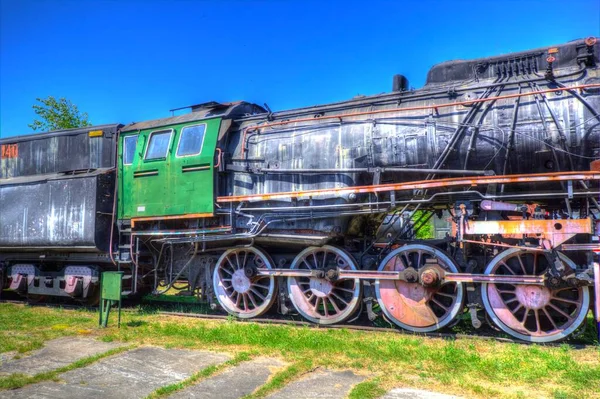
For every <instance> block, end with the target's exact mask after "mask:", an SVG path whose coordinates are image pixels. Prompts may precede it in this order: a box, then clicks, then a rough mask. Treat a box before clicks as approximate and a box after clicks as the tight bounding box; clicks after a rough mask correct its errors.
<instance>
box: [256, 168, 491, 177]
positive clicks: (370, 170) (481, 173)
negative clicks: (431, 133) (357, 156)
mask: <svg viewBox="0 0 600 399" xmlns="http://www.w3.org/2000/svg"><path fill="white" fill-rule="evenodd" d="M359 172H367V173H375V172H383V173H385V172H401V173H437V174H439V175H473V176H486V175H488V176H489V175H490V172H491V171H485V170H462V169H422V168H340V169H261V170H260V171H259V172H258V173H265V174H278V173H359Z"/></svg>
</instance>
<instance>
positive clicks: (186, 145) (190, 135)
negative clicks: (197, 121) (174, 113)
mask: <svg viewBox="0 0 600 399" xmlns="http://www.w3.org/2000/svg"><path fill="white" fill-rule="evenodd" d="M205 131H206V124H202V125H195V126H186V127H184V128H183V129H182V130H181V135H180V136H179V145H178V146H177V156H178V157H187V156H192V155H198V154H200V152H202V143H203V142H204V132H205Z"/></svg>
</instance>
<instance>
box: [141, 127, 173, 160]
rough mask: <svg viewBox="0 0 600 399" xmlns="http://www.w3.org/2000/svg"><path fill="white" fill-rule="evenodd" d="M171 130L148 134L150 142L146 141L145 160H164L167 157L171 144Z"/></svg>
mask: <svg viewBox="0 0 600 399" xmlns="http://www.w3.org/2000/svg"><path fill="white" fill-rule="evenodd" d="M172 135H173V130H163V131H160V132H152V133H151V134H150V140H149V141H148V147H147V148H146V155H145V156H144V159H145V160H152V159H164V158H166V157H167V152H168V151H169V144H171V136H172Z"/></svg>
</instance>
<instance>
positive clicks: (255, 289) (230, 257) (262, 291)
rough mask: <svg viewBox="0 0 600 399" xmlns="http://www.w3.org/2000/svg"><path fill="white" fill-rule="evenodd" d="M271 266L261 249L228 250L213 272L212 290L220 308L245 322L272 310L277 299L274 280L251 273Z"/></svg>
mask: <svg viewBox="0 0 600 399" xmlns="http://www.w3.org/2000/svg"><path fill="white" fill-rule="evenodd" d="M272 264H273V262H272V261H271V259H270V258H269V256H268V255H267V254H266V253H264V252H263V251H261V250H260V249H258V248H254V247H250V248H232V249H229V250H227V251H225V253H223V255H221V257H220V258H219V260H218V261H217V264H216V265H215V271H214V273H213V287H214V290H215V293H216V295H217V300H218V301H219V303H220V304H221V306H222V307H223V308H224V309H225V310H226V311H227V312H228V313H229V314H232V315H234V316H237V317H239V318H242V319H249V318H252V317H257V316H260V315H262V314H263V313H265V312H266V311H267V310H269V308H270V307H271V305H272V304H273V300H274V299H275V278H274V277H272V276H256V275H255V273H253V272H252V271H253V270H256V269H271V268H272ZM249 276H250V277H249Z"/></svg>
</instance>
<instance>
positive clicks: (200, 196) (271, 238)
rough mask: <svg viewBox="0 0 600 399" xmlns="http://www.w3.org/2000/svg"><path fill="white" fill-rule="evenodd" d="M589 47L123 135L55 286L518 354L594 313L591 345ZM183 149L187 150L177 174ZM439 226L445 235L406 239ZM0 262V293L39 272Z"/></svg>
mask: <svg viewBox="0 0 600 399" xmlns="http://www.w3.org/2000/svg"><path fill="white" fill-rule="evenodd" d="M599 47H600V46H599V45H598V43H597V40H596V38H588V39H585V40H579V41H574V42H571V43H567V44H564V45H561V46H556V47H550V48H545V49H539V50H532V51H529V52H523V53H515V54H509V55H506V56H500V57H492V58H487V59H482V60H473V61H453V62H447V63H443V64H440V65H438V66H435V67H433V68H432V70H431V71H430V72H429V74H428V81H427V84H426V85H425V87H424V88H423V89H420V90H409V89H408V86H407V81H406V79H405V78H403V77H396V78H395V79H394V92H392V93H390V94H382V95H377V96H370V97H361V98H356V99H352V100H349V101H345V102H340V103H335V104H328V105H323V106H316V107H308V108H302V109H298V110H291V111H284V112H278V113H272V112H271V111H270V110H269V109H268V107H266V109H265V108H262V107H259V106H257V105H255V104H249V103H245V102H237V103H228V104H220V103H215V102H211V103H205V104H199V105H197V106H193V107H192V112H191V113H189V114H185V115H180V116H175V117H171V118H164V119H160V120H155V121H148V122H141V123H134V124H131V125H127V126H123V127H120V128H119V136H118V139H115V140H118V156H117V160H116V165H117V166H116V169H114V172H115V176H114V179H115V180H116V184H115V193H114V198H113V201H114V208H113V212H112V218H113V223H111V225H113V226H115V227H116V228H115V229H113V230H111V234H110V238H109V239H108V242H109V243H110V245H109V249H108V257H107V258H106V259H105V262H103V263H101V264H100V266H98V265H96V266H95V267H88V269H89V270H88V272H86V271H85V270H83V269H82V271H81V274H82V275H72V274H70V275H69V277H68V278H67V277H66V276H67V273H66V272H65V273H64V275H65V277H64V278H63V280H61V277H60V275H59V274H60V273H59V272H58V271H56V270H55V271H53V273H58V274H57V277H53V278H55V279H58V280H59V281H58V282H57V284H59V286H60V284H62V285H63V286H64V285H65V281H66V282H67V283H66V285H67V286H68V287H71V288H69V290H67V289H64V288H61V289H62V290H63V291H64V292H65V293H66V294H65V295H69V296H74V297H81V298H86V297H89V298H93V294H91V293H88V292H87V291H85V292H84V291H83V290H82V289H81V288H78V289H75V288H72V287H75V286H76V285H77V284H79V285H80V286H81V287H89V286H90V284H91V283H93V278H92V280H90V275H93V271H94V270H99V269H106V268H111V267H112V268H119V269H125V270H127V271H128V274H127V276H128V281H129V282H130V286H129V288H128V289H127V294H135V293H137V292H144V291H147V290H152V291H153V292H154V293H155V294H159V293H162V292H166V291H167V290H170V289H179V290H181V291H185V292H187V293H188V294H189V295H197V296H198V297H199V298H200V299H203V300H206V301H208V302H209V303H210V304H211V305H212V306H213V307H221V308H223V309H224V310H225V311H227V312H228V313H230V314H233V315H235V316H237V317H240V318H252V317H257V316H260V315H261V314H263V313H265V312H267V311H268V310H269V309H271V308H272V307H273V306H275V307H276V309H277V311H278V312H279V313H281V314H284V315H285V314H287V313H289V312H290V311H292V310H291V309H294V310H295V311H296V312H297V313H298V314H300V315H302V316H303V317H304V318H306V319H307V320H309V321H311V322H314V323H319V324H333V323H342V322H344V321H347V320H348V319H350V318H351V317H353V316H355V315H356V314H357V313H359V314H360V312H362V309H363V306H364V308H366V314H367V316H368V318H369V319H371V320H373V319H374V318H375V317H376V316H377V315H376V313H375V310H374V309H375V305H376V304H378V305H379V307H380V309H381V312H382V314H383V315H384V316H385V317H386V318H387V319H389V320H390V321H391V322H393V323H395V324H396V325H398V326H399V327H401V328H403V329H407V330H409V331H414V332H429V331H436V330H439V329H442V328H444V327H446V326H450V325H452V324H453V323H455V322H456V321H457V317H458V315H460V314H461V313H463V312H468V314H469V316H470V318H471V322H472V324H473V326H474V327H475V328H479V327H480V326H481V325H482V319H488V321H489V322H490V323H493V324H495V325H496V326H498V327H499V328H501V329H502V330H504V331H505V332H506V333H508V334H510V335H512V336H514V337H516V338H518V339H522V340H526V341H532V342H551V341H556V340H560V339H563V338H566V337H567V336H569V335H570V334H572V333H574V332H575V331H576V330H577V329H578V328H579V326H580V325H581V323H582V322H583V321H584V319H585V317H586V315H587V313H588V308H589V307H590V304H592V303H593V304H594V312H595V317H596V322H597V323H599V327H600V305H599V301H598V300H597V299H595V298H598V297H599V295H600V270H598V262H595V261H594V255H593V253H592V251H597V250H599V249H600V244H599V242H598V236H599V235H600V223H599V222H598V218H599V217H600V208H599V205H598V200H597V198H598V196H599V195H600V190H599V189H598V182H599V181H600V163H599V162H598V159H599V158H600V128H598V126H600V115H599V113H598V110H599V109H600V73H599V72H600V71H599V69H598V66H597V63H598V62H599V60H598V53H599ZM198 126H204V127H203V129H200V128H198ZM194 128H195V130H194ZM167 134H168V135H169V136H168V140H164V139H154V138H153V137H158V136H160V135H163V136H164V135H167ZM184 135H186V136H185V137H189V139H188V138H186V139H183V138H184ZM90 137H91V134H90ZM133 137H137V138H136V139H135V140H132V139H129V138H133ZM153 141H154V143H153ZM182 142H185V143H186V145H189V146H190V148H197V151H196V150H192V152H191V153H190V154H192V155H191V156H189V157H180V156H178V154H179V153H180V150H181V143H182ZM6 143H7V144H3V145H12V142H9V141H7V142H6ZM127 143H133V147H132V148H130V147H128V146H127ZM198 145H199V147H198ZM151 146H152V151H150V152H151V153H154V152H155V149H157V148H158V149H160V154H159V156H158V157H154V156H153V157H150V158H152V159H149V157H148V153H149V148H150V147H151ZM11 148H12V147H11ZM12 151H13V150H12V149H11V154H12ZM185 151H187V149H186V150H184V152H185ZM126 158H127V160H128V161H131V162H126V161H125V160H126ZM200 176H201V177H200ZM18 183H19V181H16V182H15V181H14V180H12V181H11V180H10V179H7V180H6V181H4V182H3V184H4V185H7V186H9V185H15V184H18ZM442 215H445V217H446V218H447V219H448V223H449V225H450V226H451V231H450V233H449V234H448V235H447V236H446V237H443V238H437V239H419V238H417V237H418V233H419V231H420V230H421V229H422V228H423V227H424V226H426V225H427V223H428V222H429V221H430V220H431V219H432V218H433V217H436V216H437V217H443V216H442ZM0 220H1V219H0ZM12 223H13V224H14V223H15V222H12ZM0 230H1V229H0ZM0 251H1V253H0V256H1V258H0V261H2V262H3V263H4V269H5V271H6V275H7V277H8V280H7V285H8V286H9V287H10V288H11V289H13V290H16V291H21V292H25V293H27V292H28V287H29V286H31V285H32V284H34V282H35V280H36V279H37V280H39V279H40V278H41V277H43V276H44V273H45V275H46V276H48V275H49V274H48V273H51V272H50V271H46V272H44V271H43V270H41V269H40V268H38V267H37V266H36V263H34V262H36V261H35V260H34V258H35V256H33V257H32V256H29V257H27V256H25V257H23V255H22V254H17V253H15V250H14V249H13V248H8V247H7V246H6V245H3V244H2V243H1V242H0ZM67 251H68V249H67ZM17 252H18V251H17ZM567 254H568V255H567ZM50 256H51V257H52V256H54V257H56V254H55V253H53V254H51V255H50ZM17 259H19V262H21V261H23V259H25V260H24V261H23V262H25V263H17ZM55 261H56V262H57V263H56V264H57V265H59V266H55V268H60V267H65V266H67V265H71V267H72V266H73V263H72V261H71V260H64V259H63V260H59V259H56V260H55ZM27 262H30V263H27ZM84 268H85V266H84ZM65 270H66V269H65ZM86 273H87V274H86ZM47 278H48V277H46V279H47ZM182 281H185V284H184V286H183V288H182V287H179V286H177V284H176V283H177V282H182ZM38 285H39V284H38ZM92 285H93V284H92ZM75 292H76V293H77V294H76V295H75V294H74V293H75ZM359 308H360V311H359Z"/></svg>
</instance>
